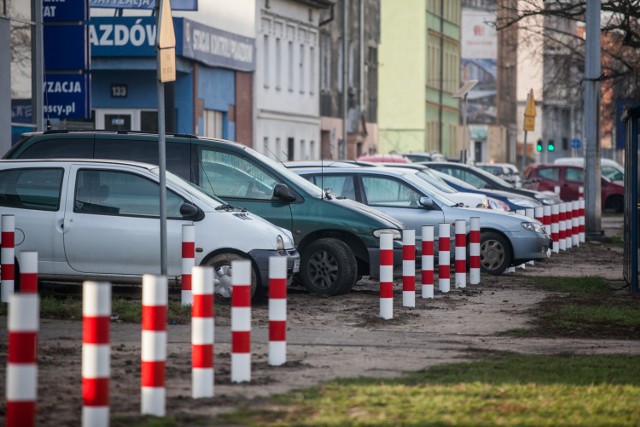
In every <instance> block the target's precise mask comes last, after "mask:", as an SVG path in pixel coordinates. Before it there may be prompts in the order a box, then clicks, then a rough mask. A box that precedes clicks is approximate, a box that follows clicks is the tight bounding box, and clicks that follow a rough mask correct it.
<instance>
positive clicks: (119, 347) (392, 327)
mask: <svg viewBox="0 0 640 427" xmlns="http://www.w3.org/2000/svg"><path fill="white" fill-rule="evenodd" d="M621 227H622V222H621V217H619V216H616V217H609V218H604V220H603V228H604V230H605V232H606V233H607V234H608V235H618V236H619V235H621ZM595 275H597V276H602V277H605V278H606V279H607V280H609V281H610V283H611V284H612V286H618V285H619V286H620V287H622V286H623V285H624V282H623V276H622V249H620V248H611V247H608V246H605V245H602V244H600V243H598V242H591V243H588V244H583V245H582V246H581V247H579V248H574V249H572V250H571V251H567V252H565V253H561V254H559V255H555V256H552V257H551V258H550V259H548V260H545V261H542V262H536V263H535V265H533V266H531V265H527V266H526V268H525V269H517V271H516V273H509V274H504V275H502V276H499V277H493V276H488V275H483V276H482V282H481V284H480V285H477V286H468V287H467V288H465V289H452V291H451V292H450V293H448V294H446V295H445V294H441V293H438V292H436V297H435V298H434V299H432V300H426V299H422V298H420V297H419V296H418V297H417V299H416V300H417V303H416V307H415V308H403V307H401V301H402V292H401V284H400V282H396V286H395V306H394V318H393V319H392V320H387V321H384V320H381V319H380V318H379V317H378V310H379V300H378V283H377V282H372V281H367V280H363V281H361V282H360V283H359V284H358V285H357V286H356V288H355V289H354V290H353V292H351V293H350V294H348V295H344V296H340V297H325V296H319V295H310V294H308V293H306V292H304V291H302V290H298V289H290V292H289V300H288V330H287V334H288V336H287V338H288V347H287V363H286V364H285V365H284V366H281V367H270V366H268V363H267V338H268V334H267V326H268V307H267V305H266V304H261V305H259V306H257V307H254V308H253V312H252V319H253V322H252V323H253V328H254V330H253V332H252V349H253V356H252V381H251V382H250V383H243V384H232V383H231V382H230V359H231V356H230V344H229V343H230V331H229V325H230V319H229V309H228V307H217V308H216V315H217V317H216V345H215V397H213V398H210V399H199V400H193V399H191V368H190V363H191V359H190V348H191V346H190V327H189V325H169V326H168V341H169V344H168V353H167V354H168V358H167V378H166V384H167V415H170V416H173V417H175V418H176V419H177V420H178V422H179V424H180V425H196V424H197V418H198V417H200V416H207V417H209V416H214V415H215V414H218V413H220V412H221V411H226V410H229V409H232V408H234V407H237V406H239V405H251V404H253V403H254V402H257V401H260V400H261V399H262V398H264V397H268V396H271V395H273V394H277V393H282V392H286V391H289V390H292V389H297V388H301V387H305V386H311V385H315V384H318V383H320V382H323V381H326V380H330V379H333V378H338V377H356V376H378V377H391V376H397V375H401V374H403V373H406V372H409V371H414V370H418V369H421V368H425V367H428V366H432V365H435V364H440V363H447V362H452V361H462V360H471V359H473V358H474V352H476V351H478V350H491V351H496V350H503V351H512V352H519V353H530V354H555V353H564V354H567V353H575V354H585V353H629V354H638V355H640V340H629V339H610V338H609V337H606V336H605V337H602V336H601V337H599V338H597V339H577V338H566V337H565V338H556V339H551V338H544V337H541V336H534V337H528V338H522V337H513V336H508V335H505V334H502V333H503V332H504V331H506V330H509V329H514V328H527V327H529V326H531V322H532V320H533V317H532V316H533V313H534V312H535V307H537V304H538V303H540V302H541V301H543V299H544V298H545V297H546V296H548V295H549V293H547V292H543V291H540V290H538V289H536V288H534V287H532V286H531V281H532V280H535V278H536V277H542V276H545V277H559V276H576V277H581V276H595ZM417 282H418V283H419V279H418V280H417ZM452 287H453V285H452ZM621 292H624V291H621ZM172 297H174V298H179V297H178V295H177V294H176V295H172ZM0 324H1V326H2V327H4V328H6V318H0ZM111 328H112V329H111V335H112V338H111V339H112V361H111V368H112V380H111V408H112V409H111V411H112V423H113V425H126V424H127V423H128V421H127V420H128V419H129V417H132V418H134V419H135V418H136V417H137V416H138V414H139V410H140V409H139V408H140V373H139V370H140V361H139V360H140V325H132V324H124V323H120V322H112V324H111ZM81 336H82V325H81V322H79V321H65V320H43V321H42V322H41V332H40V336H39V343H38V360H39V389H38V408H39V412H38V424H39V425H42V426H77V425H79V420H80V416H81V405H82V400H81V399H82V396H81ZM6 347H7V345H6V335H5V334H3V335H2V337H0V376H4V375H5V370H6ZM4 386H5V384H4V381H0V396H1V399H4V396H5V390H4ZM4 407H5V404H4V401H2V402H0V417H4Z"/></svg>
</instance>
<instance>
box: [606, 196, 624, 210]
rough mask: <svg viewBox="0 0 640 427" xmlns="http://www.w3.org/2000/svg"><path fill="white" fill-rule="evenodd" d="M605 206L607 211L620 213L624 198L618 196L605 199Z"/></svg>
mask: <svg viewBox="0 0 640 427" xmlns="http://www.w3.org/2000/svg"><path fill="white" fill-rule="evenodd" d="M605 206H606V207H607V209H611V210H613V211H614V212H615V213H622V212H624V198H622V197H620V196H611V197H609V198H608V199H607V203H605Z"/></svg>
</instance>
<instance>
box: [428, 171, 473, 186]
mask: <svg viewBox="0 0 640 427" xmlns="http://www.w3.org/2000/svg"><path fill="white" fill-rule="evenodd" d="M431 172H432V173H433V174H434V175H436V176H438V177H439V178H440V179H442V180H443V181H445V182H447V183H450V182H452V183H453V184H454V185H457V186H458V187H462V188H466V189H467V190H477V189H478V187H476V186H474V185H471V184H469V183H468V182H466V181H463V180H461V179H460V178H456V177H455V176H451V175H447V174H446V173H444V172H440V171H437V170H435V169H432V170H431Z"/></svg>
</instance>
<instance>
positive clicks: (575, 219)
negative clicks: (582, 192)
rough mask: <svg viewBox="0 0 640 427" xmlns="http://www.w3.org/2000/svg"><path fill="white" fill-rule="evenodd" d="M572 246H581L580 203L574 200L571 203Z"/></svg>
mask: <svg viewBox="0 0 640 427" xmlns="http://www.w3.org/2000/svg"><path fill="white" fill-rule="evenodd" d="M571 207H572V211H573V212H572V215H571V245H572V246H575V247H578V246H580V202H579V201H577V200H574V201H573V202H571Z"/></svg>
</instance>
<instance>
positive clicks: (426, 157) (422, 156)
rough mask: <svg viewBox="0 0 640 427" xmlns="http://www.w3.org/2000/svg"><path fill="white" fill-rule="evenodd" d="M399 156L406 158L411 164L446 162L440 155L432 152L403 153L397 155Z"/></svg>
mask: <svg viewBox="0 0 640 427" xmlns="http://www.w3.org/2000/svg"><path fill="white" fill-rule="evenodd" d="M399 154H400V155H401V156H404V157H406V158H407V159H409V160H411V161H412V162H446V161H447V158H446V157H445V156H443V155H442V154H440V153H438V152H436V151H432V152H429V153H427V152H412V151H409V152H404V153H399Z"/></svg>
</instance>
